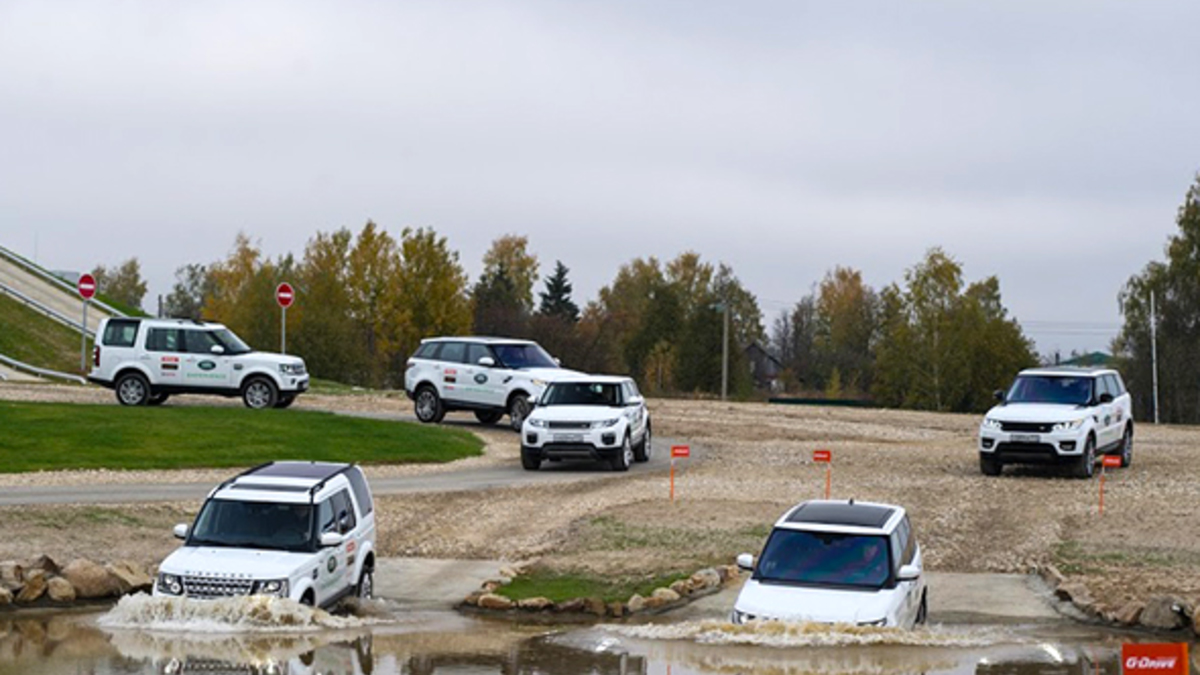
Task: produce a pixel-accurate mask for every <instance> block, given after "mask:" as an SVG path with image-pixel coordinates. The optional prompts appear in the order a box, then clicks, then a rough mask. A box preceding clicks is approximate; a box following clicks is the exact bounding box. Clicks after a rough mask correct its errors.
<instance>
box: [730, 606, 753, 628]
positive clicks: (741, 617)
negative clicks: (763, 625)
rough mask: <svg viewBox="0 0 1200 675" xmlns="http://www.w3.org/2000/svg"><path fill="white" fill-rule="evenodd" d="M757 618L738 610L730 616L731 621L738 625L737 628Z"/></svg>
mask: <svg viewBox="0 0 1200 675" xmlns="http://www.w3.org/2000/svg"><path fill="white" fill-rule="evenodd" d="M756 618H757V617H755V616H754V615H753V614H747V613H746V612H739V611H738V610H736V609H735V610H733V613H731V614H730V615H729V620H730V621H732V622H733V623H734V625H737V626H741V625H743V624H745V623H748V622H750V621H753V620H754V619H756Z"/></svg>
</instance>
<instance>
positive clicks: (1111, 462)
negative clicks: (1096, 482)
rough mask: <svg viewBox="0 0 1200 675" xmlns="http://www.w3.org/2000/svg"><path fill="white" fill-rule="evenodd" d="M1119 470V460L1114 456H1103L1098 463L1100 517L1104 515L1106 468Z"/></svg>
mask: <svg viewBox="0 0 1200 675" xmlns="http://www.w3.org/2000/svg"><path fill="white" fill-rule="evenodd" d="M1109 467H1112V468H1114V469H1119V468H1121V458H1120V457H1118V456H1116V455H1105V456H1104V459H1103V460H1101V462H1100V515H1104V476H1105V474H1107V473H1108V468H1109Z"/></svg>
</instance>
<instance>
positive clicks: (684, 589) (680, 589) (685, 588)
mask: <svg viewBox="0 0 1200 675" xmlns="http://www.w3.org/2000/svg"><path fill="white" fill-rule="evenodd" d="M671 590H673V591H675V592H676V593H678V594H679V597H681V598H682V597H684V596H688V595H691V594H692V582H691V581H689V580H687V579H680V580H679V581H676V582H674V583H672V584H671Z"/></svg>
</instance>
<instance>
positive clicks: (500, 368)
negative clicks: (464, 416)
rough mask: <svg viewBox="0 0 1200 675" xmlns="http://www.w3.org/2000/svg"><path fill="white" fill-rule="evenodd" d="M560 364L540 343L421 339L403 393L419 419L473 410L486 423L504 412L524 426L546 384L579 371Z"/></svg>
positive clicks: (437, 419)
mask: <svg viewBox="0 0 1200 675" xmlns="http://www.w3.org/2000/svg"><path fill="white" fill-rule="evenodd" d="M579 374H580V373H576V372H574V371H571V370H567V369H565V368H562V367H561V366H559V364H558V361H557V360H556V359H553V358H551V357H550V355H549V354H547V353H546V351H545V350H544V349H542V348H541V347H540V346H538V344H537V343H536V342H530V341H529V340H508V339H503V338H486V337H461V338H431V339H428V340H422V341H421V346H420V347H418V348H417V351H416V353H414V354H413V355H412V357H411V358H409V359H408V364H407V367H406V369H405V371H404V392H405V393H406V394H408V397H409V398H411V399H412V400H413V404H414V408H415V412H416V415H417V419H419V420H421V421H422V422H426V423H431V422H440V421H442V418H443V417H444V416H445V415H446V413H448V412H451V411H453V410H472V411H474V412H475V417H476V419H478V420H479V421H480V422H483V423H484V424H495V423H496V422H498V421H500V418H501V417H503V416H504V415H505V414H507V415H508V418H509V422H510V423H511V425H512V428H513V429H516V430H517V431H520V430H521V425H522V424H523V423H524V422H525V418H526V417H528V416H529V411H530V410H531V409H532V408H533V404H532V401H536V400H537V398H538V397H539V396H541V395H542V390H543V389H545V388H546V385H547V384H548V383H550V382H552V381H554V380H557V379H559V378H563V377H568V376H571V375H579Z"/></svg>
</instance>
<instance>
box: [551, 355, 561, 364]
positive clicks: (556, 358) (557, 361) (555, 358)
mask: <svg viewBox="0 0 1200 675" xmlns="http://www.w3.org/2000/svg"><path fill="white" fill-rule="evenodd" d="M551 358H553V359H554V363H555V364H556V365H560V366H561V365H562V359H560V358H558V357H557V356H552V357H551Z"/></svg>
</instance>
